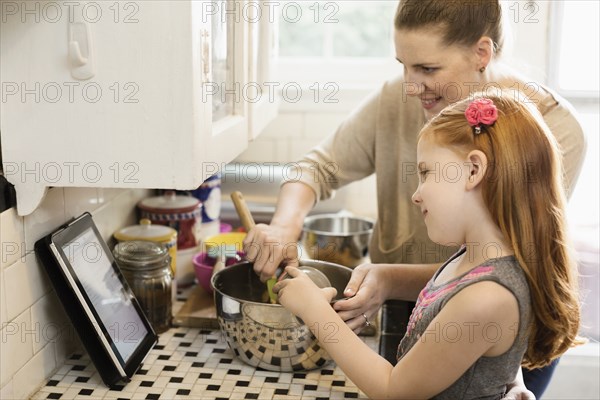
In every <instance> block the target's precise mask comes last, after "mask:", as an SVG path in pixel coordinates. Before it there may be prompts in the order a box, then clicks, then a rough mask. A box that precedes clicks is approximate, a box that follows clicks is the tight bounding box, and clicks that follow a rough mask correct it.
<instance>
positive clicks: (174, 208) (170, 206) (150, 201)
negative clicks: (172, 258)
mask: <svg viewBox="0 0 600 400" xmlns="http://www.w3.org/2000/svg"><path fill="white" fill-rule="evenodd" d="M138 208H139V209H140V214H141V217H142V218H147V219H149V220H150V221H152V223H153V224H157V225H166V226H169V227H171V228H173V229H175V230H176V231H177V249H178V250H185V249H190V248H193V247H196V246H197V245H198V243H199V237H198V236H199V233H198V230H199V229H200V223H201V222H202V208H201V203H200V200H198V199H196V198H195V197H193V196H180V195H177V194H175V191H171V190H170V191H167V192H165V194H164V195H163V196H156V197H149V198H147V199H144V200H141V201H140V202H139V203H138Z"/></svg>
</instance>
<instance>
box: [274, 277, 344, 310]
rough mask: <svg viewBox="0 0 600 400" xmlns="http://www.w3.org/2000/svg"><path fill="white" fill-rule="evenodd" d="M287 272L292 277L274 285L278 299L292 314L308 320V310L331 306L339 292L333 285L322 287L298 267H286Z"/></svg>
mask: <svg viewBox="0 0 600 400" xmlns="http://www.w3.org/2000/svg"><path fill="white" fill-rule="evenodd" d="M285 273H287V274H288V275H290V276H291V277H292V279H282V280H281V281H279V282H277V284H276V285H275V286H274V287H273V292H275V293H277V296H278V301H279V303H280V304H281V305H283V306H284V307H285V308H287V309H288V310H289V311H290V312H291V313H292V314H294V315H296V316H298V317H300V318H302V319H303V320H306V318H305V315H306V313H307V312H311V311H317V310H319V309H322V307H330V305H329V303H330V302H331V300H332V299H333V298H334V297H335V295H336V294H337V290H335V288H333V287H328V288H323V289H320V288H319V287H318V286H317V285H315V283H314V282H313V281H312V280H310V278H309V277H308V276H307V275H306V274H305V273H304V272H302V271H300V270H299V269H298V268H296V267H289V266H288V267H286V268H285Z"/></svg>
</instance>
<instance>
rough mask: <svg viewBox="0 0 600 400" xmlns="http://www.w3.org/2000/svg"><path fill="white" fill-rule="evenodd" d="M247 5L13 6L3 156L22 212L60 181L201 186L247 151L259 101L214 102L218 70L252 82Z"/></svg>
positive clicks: (8, 24)
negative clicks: (251, 107)
mask: <svg viewBox="0 0 600 400" xmlns="http://www.w3.org/2000/svg"><path fill="white" fill-rule="evenodd" d="M245 3H246V1H233V0H227V1H193V0H178V1H168V0H153V1H142V2H130V1H114V2H113V1H111V2H97V1H83V2H50V1H41V2H10V8H9V9H5V8H3V12H4V11H6V13H5V14H3V18H2V23H1V32H0V40H1V43H0V46H1V49H2V57H1V60H0V67H1V71H2V86H3V87H2V95H3V99H2V103H1V104H0V107H1V114H2V118H1V122H0V134H1V135H2V152H3V154H2V156H3V157H2V160H3V167H4V173H5V176H6V178H7V179H8V180H9V182H11V183H12V184H14V185H15V188H16V191H17V209H18V212H19V214H20V215H26V214H29V213H30V212H32V211H33V210H34V209H35V208H36V207H37V205H38V204H39V202H40V201H41V199H42V197H43V195H44V193H45V191H46V188H47V187H50V186H63V187H68V186H76V187H119V188H131V187H138V188H174V189H194V188H196V187H198V186H199V185H200V184H201V183H202V181H204V180H205V179H206V178H208V177H209V176H210V175H212V174H214V173H215V172H216V170H218V169H219V168H220V167H221V166H222V165H223V164H224V163H227V162H229V161H231V160H232V159H233V158H235V156H237V155H238V154H239V153H241V152H242V151H243V150H244V149H245V147H246V146H247V141H248V119H247V106H246V105H245V104H244V101H243V99H241V98H239V96H237V97H236V96H232V97H233V101H232V102H231V103H229V105H227V106H224V107H220V106H219V107H217V106H215V107H214V108H213V100H214V98H215V97H216V96H217V95H216V94H212V93H211V89H212V88H214V85H213V84H214V83H216V81H215V75H213V72H215V71H221V72H219V73H218V74H217V75H216V78H217V79H220V80H221V79H223V80H224V82H228V83H229V84H238V85H243V84H244V83H245V82H246V81H247V68H248V54H247V51H248V50H247V46H245V45H243V46H236V45H235V44H237V43H245V40H247V32H248V28H247V19H244V18H236V17H235V13H236V12H238V13H241V10H242V9H243V6H244V4H245ZM7 4H8V3H7ZM236 9H237V10H239V11H236ZM227 10H229V11H231V10H233V13H231V12H228V11H227ZM223 13H224V14H225V17H226V19H225V20H224V22H223V23H221V25H218V24H213V19H214V18H215V19H216V18H220V17H215V15H219V16H223ZM238 15H239V14H238ZM218 20H219V21H221V19H218ZM213 27H214V29H215V31H214V32H215V34H213ZM224 32H225V33H226V37H225V38H223V33H224ZM218 46H220V47H219V49H218V50H216V52H215V51H213V52H211V50H213V49H216V48H217V47H218ZM213 55H214V57H213ZM223 70H225V71H226V72H225V73H224V74H223V73H222V71H223ZM227 89H228V88H227V87H226V86H223V90H227ZM230 96H231V95H230ZM215 169H216V170H215Z"/></svg>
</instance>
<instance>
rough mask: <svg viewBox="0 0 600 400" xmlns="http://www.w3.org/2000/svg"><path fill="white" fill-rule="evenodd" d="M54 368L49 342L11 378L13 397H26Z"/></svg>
mask: <svg viewBox="0 0 600 400" xmlns="http://www.w3.org/2000/svg"><path fill="white" fill-rule="evenodd" d="M55 368H56V359H55V357H54V344H53V343H49V344H48V345H47V346H46V347H44V348H43V349H42V350H41V351H40V352H39V353H37V354H36V355H35V356H34V357H33V358H32V359H31V360H29V362H27V363H26V364H25V366H23V368H21V369H20V370H18V371H17V372H16V373H15V376H14V378H13V388H14V396H15V397H14V398H15V399H26V398H28V396H29V395H30V394H32V393H33V392H34V391H35V390H36V389H37V388H38V387H39V386H40V385H41V384H42V382H43V381H44V380H45V379H46V377H47V376H50V375H51V374H52V372H53V371H54V369H55Z"/></svg>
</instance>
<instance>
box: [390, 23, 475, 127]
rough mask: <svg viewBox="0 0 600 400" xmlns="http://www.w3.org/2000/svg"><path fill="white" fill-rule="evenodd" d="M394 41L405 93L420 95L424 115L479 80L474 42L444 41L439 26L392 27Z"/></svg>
mask: <svg viewBox="0 0 600 400" xmlns="http://www.w3.org/2000/svg"><path fill="white" fill-rule="evenodd" d="M394 43H395V46H396V58H397V59H398V61H400V62H401V63H402V64H403V65H404V79H405V91H406V94H407V95H409V96H416V97H419V98H420V100H421V105H422V106H423V110H424V111H425V116H426V117H427V119H429V118H431V117H433V116H434V115H436V114H438V113H439V112H440V111H441V110H442V109H443V108H444V107H446V106H447V105H449V104H451V103H455V102H457V101H458V100H461V99H464V98H466V97H468V95H469V93H471V92H473V91H475V90H477V88H478V86H480V84H481V83H482V79H483V74H482V73H481V72H480V71H479V69H480V68H481V67H482V66H483V65H481V61H480V58H479V57H478V56H477V46H476V45H474V46H473V47H472V48H468V47H463V46H459V45H452V46H447V45H444V44H443V42H442V35H441V33H440V32H439V30H437V29H428V28H420V29H415V30H406V29H402V30H396V31H395V34H394Z"/></svg>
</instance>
